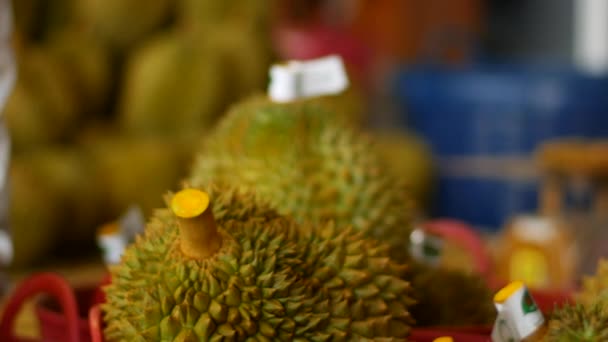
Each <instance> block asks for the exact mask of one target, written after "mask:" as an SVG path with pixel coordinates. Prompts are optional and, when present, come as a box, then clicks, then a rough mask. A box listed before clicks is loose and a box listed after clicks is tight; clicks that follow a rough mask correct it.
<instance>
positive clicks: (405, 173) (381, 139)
mask: <svg viewBox="0 0 608 342" xmlns="http://www.w3.org/2000/svg"><path fill="white" fill-rule="evenodd" d="M375 133H376V134H375V135H374V138H375V143H376V146H377V151H378V153H379V154H380V156H381V157H383V158H384V160H386V162H387V165H388V167H389V170H390V171H391V172H392V173H393V174H394V175H395V177H397V178H400V179H401V180H402V182H403V183H404V184H405V189H404V191H406V192H407V193H409V194H410V195H411V196H412V198H413V200H414V202H415V209H416V210H417V211H418V212H422V213H423V212H424V211H425V210H426V209H427V208H428V206H429V204H430V201H431V198H432V193H433V185H434V180H435V167H434V162H433V157H432V153H431V150H430V148H429V146H427V144H426V143H425V142H424V141H423V140H422V139H421V138H420V137H418V136H416V135H415V134H413V133H411V132H406V131H396V130H395V131H378V132H375Z"/></svg>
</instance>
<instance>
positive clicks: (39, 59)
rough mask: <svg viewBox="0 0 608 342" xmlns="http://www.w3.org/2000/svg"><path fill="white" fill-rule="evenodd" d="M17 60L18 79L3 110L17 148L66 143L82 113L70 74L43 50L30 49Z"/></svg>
mask: <svg viewBox="0 0 608 342" xmlns="http://www.w3.org/2000/svg"><path fill="white" fill-rule="evenodd" d="M18 60H19V63H18V66H19V68H18V75H19V76H18V78H17V83H16V85H15V88H14V90H13V92H12V93H11V95H10V96H9V98H8V101H7V104H6V107H5V109H4V115H5V116H6V122H7V127H8V130H9V132H10V133H11V139H12V143H13V146H14V148H15V149H16V150H22V149H27V148H30V147H32V146H34V145H40V144H43V143H49V142H53V141H61V140H65V139H66V137H67V136H68V135H69V133H70V132H71V131H72V129H73V128H74V127H75V125H76V121H77V119H78V111H79V106H78V104H79V102H78V99H77V97H76V94H75V92H74V88H73V87H74V84H73V81H72V79H71V78H70V76H69V73H68V72H67V70H66V69H65V68H64V66H63V65H62V63H61V62H60V61H59V60H57V58H55V57H54V56H52V55H50V54H48V53H47V51H46V50H44V49H42V48H40V47H27V48H26V49H25V50H24V51H23V52H22V53H21V54H20V55H19V56H18Z"/></svg>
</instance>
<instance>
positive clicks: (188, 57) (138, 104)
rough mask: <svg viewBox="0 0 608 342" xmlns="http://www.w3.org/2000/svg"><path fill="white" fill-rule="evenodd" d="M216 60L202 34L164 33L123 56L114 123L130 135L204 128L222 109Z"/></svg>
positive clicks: (219, 78) (217, 58) (219, 75)
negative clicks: (122, 69) (125, 61)
mask: <svg viewBox="0 0 608 342" xmlns="http://www.w3.org/2000/svg"><path fill="white" fill-rule="evenodd" d="M220 66H221V62H220V56H219V55H218V54H217V53H216V52H214V51H213V50H211V49H208V47H207V44H206V43H205V41H204V40H203V39H202V37H201V36H196V35H188V34H181V33H177V32H174V33H166V34H163V35H161V36H158V37H155V38H154V39H152V40H151V41H148V42H146V44H144V45H143V46H141V48H138V49H137V50H135V51H134V52H133V53H132V54H131V55H130V56H129V58H128V61H127V65H126V69H125V74H124V80H123V86H122V89H123V91H122V93H121V95H120V99H119V116H120V118H119V121H120V123H121V126H122V128H123V129H124V130H125V131H126V132H129V133H131V134H151V133H153V134H167V133H172V132H182V131H184V130H191V129H193V128H195V129H198V128H201V127H205V126H208V125H209V124H211V123H212V122H214V121H215V119H216V117H217V116H219V114H221V111H222V109H223V107H224V105H225V102H226V100H225V98H224V96H225V95H224V94H223V90H224V89H226V88H227V87H226V86H225V85H224V83H223V82H224V81H225V79H224V78H223V76H222V69H221V67H220Z"/></svg>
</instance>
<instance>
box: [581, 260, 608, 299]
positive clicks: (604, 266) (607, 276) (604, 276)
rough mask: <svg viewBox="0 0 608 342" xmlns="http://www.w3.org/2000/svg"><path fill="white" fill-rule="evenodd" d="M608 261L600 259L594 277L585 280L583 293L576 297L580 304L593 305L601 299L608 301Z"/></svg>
mask: <svg viewBox="0 0 608 342" xmlns="http://www.w3.org/2000/svg"><path fill="white" fill-rule="evenodd" d="M607 290H608V260H606V259H600V260H599V262H598V265H597V271H596V273H595V275H593V276H587V277H584V278H583V286H582V289H581V291H580V292H579V293H578V294H577V295H576V300H577V302H578V303H581V304H583V305H587V306H588V305H591V304H592V303H594V302H596V301H597V300H598V299H599V298H604V299H608V291H607Z"/></svg>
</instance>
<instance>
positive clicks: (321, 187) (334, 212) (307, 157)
mask: <svg viewBox="0 0 608 342" xmlns="http://www.w3.org/2000/svg"><path fill="white" fill-rule="evenodd" d="M332 116H333V114H332V113H331V112H328V111H327V110H325V107H323V106H322V105H319V104H318V103H317V102H315V101H308V100H300V101H295V102H290V103H273V102H271V101H269V100H268V99H266V98H264V97H260V96H258V97H253V98H250V99H249V100H246V101H244V102H242V103H240V104H238V105H236V106H234V107H233V108H232V109H231V110H230V111H229V112H228V113H227V116H226V117H225V118H224V119H223V120H222V121H221V122H220V123H219V125H218V126H217V128H216V130H215V131H214V132H213V134H211V135H210V136H209V138H208V139H207V141H206V142H205V146H204V147H203V149H202V151H201V153H200V154H199V156H198V158H197V160H196V161H195V165H194V168H193V171H192V172H191V177H190V179H189V180H190V182H191V183H192V184H193V185H201V184H205V183H206V182H209V181H220V182H226V183H229V184H235V185H237V186H239V187H240V188H242V189H246V190H255V191H256V192H257V193H258V194H259V195H260V196H261V197H262V198H263V199H264V200H266V201H269V202H270V203H271V204H272V205H273V206H275V207H276V208H277V209H278V210H279V212H281V213H283V214H288V215H293V216H294V217H295V218H296V219H297V220H299V221H306V220H312V221H313V222H323V221H325V220H334V221H335V223H336V226H338V227H347V226H350V225H352V226H353V227H354V228H355V229H356V230H359V231H361V232H363V233H364V234H365V235H366V236H368V237H372V238H375V239H378V240H381V241H385V242H388V243H389V244H390V245H391V247H392V248H391V252H392V255H393V256H394V257H398V259H397V260H405V259H406V258H407V251H406V248H405V246H407V245H408V242H409V232H410V218H409V212H408V210H407V206H406V203H407V201H408V196H407V194H406V193H405V192H404V191H403V187H402V186H401V185H400V184H399V181H398V180H396V179H394V178H393V177H392V176H391V175H390V172H388V171H387V169H386V168H384V167H383V166H384V165H383V164H382V161H381V160H380V158H378V157H377V156H376V154H375V153H374V150H373V148H372V147H371V146H370V144H371V143H370V142H369V140H368V139H366V137H364V136H363V135H362V134H359V133H358V132H356V131H353V130H352V129H350V128H349V127H347V126H346V125H341V124H339V123H338V121H339V120H334V119H332Z"/></svg>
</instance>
